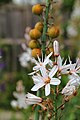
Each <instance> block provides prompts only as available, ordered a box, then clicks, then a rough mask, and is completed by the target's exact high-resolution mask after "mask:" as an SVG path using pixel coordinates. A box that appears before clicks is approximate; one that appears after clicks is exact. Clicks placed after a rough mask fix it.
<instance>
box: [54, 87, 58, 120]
mask: <svg viewBox="0 0 80 120" xmlns="http://www.w3.org/2000/svg"><path fill="white" fill-rule="evenodd" d="M54 112H55V116H54V119H55V120H57V96H56V86H54Z"/></svg>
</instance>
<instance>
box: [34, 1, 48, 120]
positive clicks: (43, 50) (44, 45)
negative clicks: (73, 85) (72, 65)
mask: <svg viewBox="0 0 80 120" xmlns="http://www.w3.org/2000/svg"><path fill="white" fill-rule="evenodd" d="M49 8H50V0H46V11H45V17H44V27H43V34H42V53H43V59H44V57H45V53H46V39H47V35H46V33H47V28H48V25H47V24H48V13H49ZM37 96H39V97H41V91H40V90H38V91H37ZM39 110H40V106H37V107H36V109H35V118H34V120H39Z"/></svg>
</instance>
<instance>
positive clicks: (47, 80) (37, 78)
mask: <svg viewBox="0 0 80 120" xmlns="http://www.w3.org/2000/svg"><path fill="white" fill-rule="evenodd" d="M57 70H58V68H57V66H56V65H55V66H54V67H53V68H52V70H51V71H50V72H49V73H47V70H46V69H45V68H44V67H41V75H42V76H41V75H40V74H37V75H34V76H33V77H32V78H33V81H34V84H35V85H34V86H33V88H32V89H31V90H32V91H38V90H39V89H40V88H42V87H43V86H45V95H46V96H48V95H49V94H50V84H51V85H59V84H60V80H59V79H58V78H53V76H54V75H55V74H56V72H57Z"/></svg>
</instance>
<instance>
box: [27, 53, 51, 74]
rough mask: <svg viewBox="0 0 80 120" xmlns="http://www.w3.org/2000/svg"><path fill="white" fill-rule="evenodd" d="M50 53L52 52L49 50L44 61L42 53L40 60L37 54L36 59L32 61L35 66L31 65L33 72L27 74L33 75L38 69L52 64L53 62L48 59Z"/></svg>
mask: <svg viewBox="0 0 80 120" xmlns="http://www.w3.org/2000/svg"><path fill="white" fill-rule="evenodd" d="M52 54H53V52H51V53H50V54H49V55H48V56H47V57H45V59H44V61H43V55H42V61H41V60H40V58H39V56H37V57H38V61H37V60H35V59H34V63H35V64H36V66H34V67H33V70H34V72H32V73H29V75H34V74H35V73H36V72H38V71H39V70H41V68H42V67H44V68H45V67H46V65H47V64H49V65H50V66H52V65H53V63H52V61H51V60H50V59H49V58H50V57H51V55H52Z"/></svg>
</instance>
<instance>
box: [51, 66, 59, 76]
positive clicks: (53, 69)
mask: <svg viewBox="0 0 80 120" xmlns="http://www.w3.org/2000/svg"><path fill="white" fill-rule="evenodd" d="M57 70H58V66H57V65H55V66H54V67H53V68H52V70H51V71H50V73H49V77H50V78H52V77H53V76H54V75H55V74H56V72H57Z"/></svg>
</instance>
